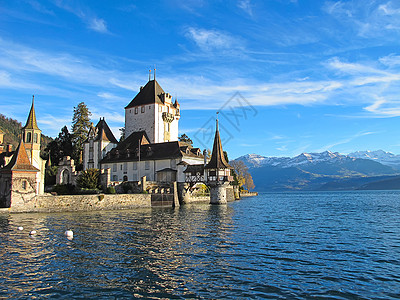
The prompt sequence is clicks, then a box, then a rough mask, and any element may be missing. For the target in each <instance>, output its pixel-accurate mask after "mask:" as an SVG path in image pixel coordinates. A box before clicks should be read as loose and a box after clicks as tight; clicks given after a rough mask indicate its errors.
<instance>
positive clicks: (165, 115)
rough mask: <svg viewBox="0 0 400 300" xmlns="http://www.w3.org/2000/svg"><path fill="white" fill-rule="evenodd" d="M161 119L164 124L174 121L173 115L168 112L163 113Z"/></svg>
mask: <svg viewBox="0 0 400 300" xmlns="http://www.w3.org/2000/svg"><path fill="white" fill-rule="evenodd" d="M162 119H163V121H164V122H167V123H171V122H172V121H173V120H174V115H173V114H171V113H168V112H163V113H162Z"/></svg>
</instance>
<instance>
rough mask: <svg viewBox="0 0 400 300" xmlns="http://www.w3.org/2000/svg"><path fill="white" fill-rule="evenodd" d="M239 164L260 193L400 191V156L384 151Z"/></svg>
mask: <svg viewBox="0 0 400 300" xmlns="http://www.w3.org/2000/svg"><path fill="white" fill-rule="evenodd" d="M236 160H241V161H243V162H244V164H245V165H246V166H247V167H248V168H249V171H250V173H251V174H252V176H253V180H254V184H255V185H256V190H257V191H287V190H354V189H400V155H395V154H392V153H390V152H385V151H383V150H377V151H357V152H353V153H350V154H348V155H344V154H340V153H338V152H335V153H333V152H330V151H325V152H322V153H302V154H300V155H298V156H296V157H265V156H261V155H257V154H247V155H244V156H241V157H239V158H237V159H236Z"/></svg>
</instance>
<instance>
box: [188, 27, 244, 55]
mask: <svg viewBox="0 0 400 300" xmlns="http://www.w3.org/2000/svg"><path fill="white" fill-rule="evenodd" d="M186 36H187V37H188V38H190V39H191V40H192V41H194V42H195V43H196V45H197V46H198V47H199V48H201V49H202V50H203V51H211V50H223V49H232V48H234V49H237V48H239V45H240V43H239V42H238V41H237V40H236V39H235V38H233V37H232V36H231V35H229V34H227V33H224V32H222V31H218V30H207V29H203V28H194V27H189V28H187V30H186Z"/></svg>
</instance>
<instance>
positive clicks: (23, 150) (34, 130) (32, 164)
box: [0, 98, 46, 207]
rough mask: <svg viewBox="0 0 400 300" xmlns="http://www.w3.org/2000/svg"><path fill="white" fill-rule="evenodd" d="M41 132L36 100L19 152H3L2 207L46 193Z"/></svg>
mask: <svg viewBox="0 0 400 300" xmlns="http://www.w3.org/2000/svg"><path fill="white" fill-rule="evenodd" d="M41 133H42V131H41V130H40V129H39V127H38V125H37V121H36V113H35V106H34V98H33V99H32V106H31V109H30V111H29V115H28V119H27V121H26V124H25V126H24V127H22V130H21V141H20V143H19V145H18V147H17V149H16V150H15V151H9V150H10V149H9V148H8V149H7V150H6V152H3V153H1V154H3V155H2V164H3V165H4V166H3V167H2V168H1V169H0V207H9V206H10V205H11V200H12V201H13V202H21V203H24V202H26V201H29V200H30V199H32V198H34V197H35V196H36V195H40V194H43V193H44V176H45V165H46V161H45V160H43V159H42V158H41V157H40V137H41ZM2 150H3V148H2Z"/></svg>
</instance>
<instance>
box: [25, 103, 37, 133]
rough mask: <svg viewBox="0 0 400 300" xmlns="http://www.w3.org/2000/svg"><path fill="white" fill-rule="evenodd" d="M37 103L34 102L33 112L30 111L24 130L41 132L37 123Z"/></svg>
mask: <svg viewBox="0 0 400 300" xmlns="http://www.w3.org/2000/svg"><path fill="white" fill-rule="evenodd" d="M34 104H35V102H34V101H33V100H32V106H31V110H30V111H29V116H28V120H27V121H26V124H25V126H24V127H23V129H36V130H40V129H39V127H38V125H37V122H36V113H35V105H34Z"/></svg>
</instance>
